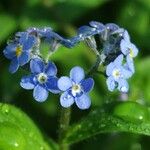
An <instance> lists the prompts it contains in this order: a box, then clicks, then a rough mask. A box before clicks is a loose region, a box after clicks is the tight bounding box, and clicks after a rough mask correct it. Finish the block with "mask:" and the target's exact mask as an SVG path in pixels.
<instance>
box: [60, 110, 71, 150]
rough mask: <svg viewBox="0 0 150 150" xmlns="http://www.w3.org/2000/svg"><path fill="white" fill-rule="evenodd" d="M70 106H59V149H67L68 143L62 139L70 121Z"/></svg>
mask: <svg viewBox="0 0 150 150" xmlns="http://www.w3.org/2000/svg"><path fill="white" fill-rule="evenodd" d="M70 115H71V108H61V112H60V122H59V124H60V126H59V150H69V145H68V144H67V143H64V141H63V139H64V136H65V134H66V131H67V129H68V127H69V123H70Z"/></svg>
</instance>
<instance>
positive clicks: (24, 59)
mask: <svg viewBox="0 0 150 150" xmlns="http://www.w3.org/2000/svg"><path fill="white" fill-rule="evenodd" d="M35 42H36V39H35V37H34V36H32V35H29V34H28V33H26V32H23V33H20V38H19V39H18V41H14V42H12V43H10V44H9V45H8V46H7V47H6V48H5V50H4V51H3V52H4V55H5V57H6V58H8V59H11V64H10V67H9V71H10V72H11V73H15V72H16V71H17V70H18V68H19V66H23V65H25V64H26V63H28V62H29V60H30V58H31V55H30V54H31V53H30V52H31V49H32V48H33V46H34V44H35Z"/></svg>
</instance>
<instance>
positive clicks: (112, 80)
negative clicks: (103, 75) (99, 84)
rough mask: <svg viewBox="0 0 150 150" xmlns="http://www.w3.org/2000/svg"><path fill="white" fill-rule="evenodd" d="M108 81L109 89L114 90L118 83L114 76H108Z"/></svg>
mask: <svg viewBox="0 0 150 150" xmlns="http://www.w3.org/2000/svg"><path fill="white" fill-rule="evenodd" d="M106 83H107V87H108V90H109V91H111V92H112V91H113V90H114V89H115V88H116V83H115V80H114V79H113V77H108V78H107V80H106Z"/></svg>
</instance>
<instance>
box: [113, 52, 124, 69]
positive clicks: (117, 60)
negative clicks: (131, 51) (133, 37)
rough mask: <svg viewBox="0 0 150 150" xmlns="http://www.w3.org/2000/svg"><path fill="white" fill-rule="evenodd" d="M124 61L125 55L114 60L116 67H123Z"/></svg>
mask: <svg viewBox="0 0 150 150" xmlns="http://www.w3.org/2000/svg"><path fill="white" fill-rule="evenodd" d="M122 61H123V55H122V54H120V55H119V56H118V57H117V58H116V59H115V60H114V64H115V66H121V65H122Z"/></svg>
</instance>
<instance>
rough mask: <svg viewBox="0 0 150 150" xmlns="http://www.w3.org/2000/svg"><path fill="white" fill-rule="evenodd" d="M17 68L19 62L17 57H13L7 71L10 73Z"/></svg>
mask: <svg viewBox="0 0 150 150" xmlns="http://www.w3.org/2000/svg"><path fill="white" fill-rule="evenodd" d="M18 68H19V63H18V59H17V58H16V57H15V58H14V59H12V61H11V63H10V66H9V71H10V72H11V73H15V72H16V71H17V70H18Z"/></svg>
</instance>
